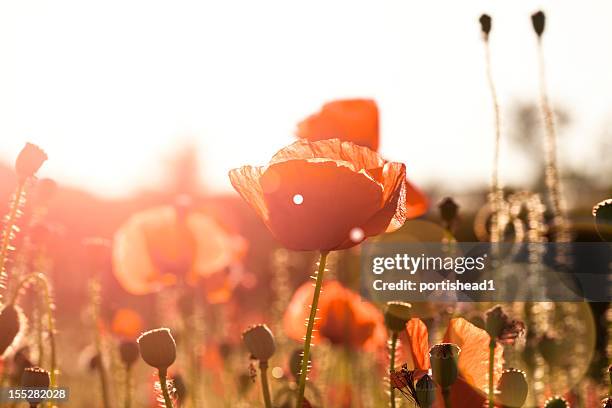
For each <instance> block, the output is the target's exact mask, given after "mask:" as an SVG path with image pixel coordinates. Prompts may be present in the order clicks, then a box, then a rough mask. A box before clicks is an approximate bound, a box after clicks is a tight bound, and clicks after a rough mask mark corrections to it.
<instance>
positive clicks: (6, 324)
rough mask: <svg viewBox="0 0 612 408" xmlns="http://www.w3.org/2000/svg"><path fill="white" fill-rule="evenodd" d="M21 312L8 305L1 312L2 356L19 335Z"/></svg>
mask: <svg viewBox="0 0 612 408" xmlns="http://www.w3.org/2000/svg"><path fill="white" fill-rule="evenodd" d="M19 314H20V312H19V311H18V310H17V308H15V306H13V305H8V306H6V307H5V308H4V309H2V311H1V312H0V355H2V354H4V352H5V351H6V349H8V348H9V346H10V345H11V344H13V341H14V340H15V338H16V337H17V334H18V333H19V327H20V322H19Z"/></svg>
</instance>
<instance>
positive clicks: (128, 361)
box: [119, 340, 139, 368]
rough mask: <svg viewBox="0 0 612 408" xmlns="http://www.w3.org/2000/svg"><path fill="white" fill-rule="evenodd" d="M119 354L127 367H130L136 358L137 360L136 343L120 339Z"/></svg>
mask: <svg viewBox="0 0 612 408" xmlns="http://www.w3.org/2000/svg"><path fill="white" fill-rule="evenodd" d="M119 356H120V357H121V361H122V362H123V364H125V366H126V367H127V368H130V367H132V365H133V364H134V363H135V362H136V360H138V356H139V352H138V344H136V343H135V342H133V341H130V340H124V341H122V342H121V343H119Z"/></svg>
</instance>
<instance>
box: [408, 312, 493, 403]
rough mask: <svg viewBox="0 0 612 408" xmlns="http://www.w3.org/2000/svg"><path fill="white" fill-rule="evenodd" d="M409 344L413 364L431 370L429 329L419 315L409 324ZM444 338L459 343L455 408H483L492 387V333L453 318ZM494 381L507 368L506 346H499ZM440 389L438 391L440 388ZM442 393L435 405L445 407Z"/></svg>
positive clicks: (453, 393)
mask: <svg viewBox="0 0 612 408" xmlns="http://www.w3.org/2000/svg"><path fill="white" fill-rule="evenodd" d="M406 333H407V335H408V347H409V349H410V352H411V354H412V362H413V366H414V368H415V369H417V370H429V369H430V368H431V366H430V362H429V344H428V336H429V334H428V332H427V327H426V326H425V323H423V322H422V321H421V320H420V319H418V318H413V319H411V320H410V321H409V322H408V324H407V325H406ZM443 341H444V342H445V343H453V344H456V345H457V346H459V348H460V349H461V352H460V353H459V364H458V367H459V379H458V380H457V381H456V382H455V383H454V384H453V385H452V386H451V402H452V406H453V407H455V408H472V407H482V406H483V403H484V402H485V400H486V391H487V388H488V386H489V385H488V377H489V374H488V364H489V363H488V362H489V335H488V334H487V332H486V331H484V330H482V329H479V328H478V327H476V326H474V325H473V324H471V323H470V322H468V321H467V320H465V319H462V318H455V319H451V321H450V322H449V324H448V328H447V329H446V334H445V335H444V339H443ZM494 361H495V367H494V383H495V384H497V382H498V381H499V378H500V377H501V374H502V369H503V347H502V346H500V345H497V346H496V349H495V360H494ZM437 388H438V390H437V391H438V392H439V391H440V390H439V387H437ZM442 401H443V398H442V395H438V396H437V397H436V403H435V404H434V407H442V406H443V405H442Z"/></svg>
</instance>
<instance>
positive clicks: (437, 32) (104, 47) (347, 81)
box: [0, 0, 612, 195]
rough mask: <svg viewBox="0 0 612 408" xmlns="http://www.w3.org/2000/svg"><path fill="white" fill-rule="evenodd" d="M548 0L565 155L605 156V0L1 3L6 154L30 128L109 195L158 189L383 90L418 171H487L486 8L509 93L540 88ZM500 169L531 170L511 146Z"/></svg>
mask: <svg viewBox="0 0 612 408" xmlns="http://www.w3.org/2000/svg"><path fill="white" fill-rule="evenodd" d="M540 7H542V8H544V10H546V11H547V13H548V17H549V19H548V22H547V32H546V34H545V46H546V56H547V64H548V72H549V77H548V80H549V88H550V89H551V94H552V99H553V100H554V101H555V102H556V103H559V104H560V105H562V106H564V107H567V108H569V109H570V110H572V111H573V112H572V113H573V117H574V120H575V122H574V125H573V126H572V128H571V129H570V131H571V133H570V134H569V136H568V138H569V140H568V141H567V142H566V143H565V144H564V146H563V147H564V149H565V150H564V151H563V152H562V154H563V159H564V162H565V163H566V164H568V165H571V166H575V167H581V166H587V165H589V164H588V163H589V161H591V162H592V156H593V147H594V146H595V143H596V141H597V140H600V139H601V135H602V134H603V132H604V130H605V129H606V126H608V125H609V122H608V121H607V120H606V116H607V115H608V114H609V112H610V111H611V110H612V103H611V102H612V74H611V73H612V52H611V51H610V50H611V48H610V47H611V46H610V41H611V40H612V24H610V21H612V3H611V2H609V1H605V0H601V1H564V0H551V1H507V0H498V1H493V0H482V1H457V0H448V1H432V0H428V1H415V0H397V1H381V0H368V1H359V0H348V1H344V0H343V1H338V0H308V1H300V2H297V1H291V0H274V1H270V0H257V1H252V0H245V1H236V0H223V1H214V2H213V1H202V0H199V1H178V0H177V1H157V0H145V1H136V0H118V1H115V0H105V1H100V2H92V1H83V0H52V1H51V0H49V1H29V0H14V1H8V0H0V160H4V161H8V160H12V159H13V158H14V157H15V156H16V155H17V153H18V151H19V149H20V148H21V146H22V145H23V144H24V142H25V141H32V142H35V143H38V144H40V145H41V146H42V147H44V148H45V150H47V152H48V153H49V156H50V160H49V161H48V162H47V163H46V164H45V168H44V175H45V176H52V177H54V178H56V179H57V180H58V181H59V182H60V183H63V184H68V185H78V186H82V187H85V188H87V189H89V190H91V191H96V192H98V193H101V194H109V195H122V194H126V193H129V192H131V191H134V190H135V189H138V188H141V187H143V186H152V185H155V184H156V183H158V182H159V180H160V178H161V177H162V176H163V175H162V174H161V173H162V171H163V170H164V167H163V166H164V163H165V161H166V159H167V158H168V157H169V156H170V155H171V154H172V152H174V151H176V150H177V149H178V144H177V141H178V142H181V141H185V140H189V139H195V140H196V142H197V144H198V147H199V148H200V149H201V157H202V161H203V163H204V166H205V172H206V173H205V174H206V181H207V182H208V183H209V184H211V185H212V187H213V188H215V189H219V190H227V189H228V188H230V187H229V182H228V180H227V177H226V174H227V171H228V170H229V169H230V168H232V167H237V166H240V165H243V164H264V163H265V162H266V161H267V159H268V158H269V156H271V155H272V154H273V153H274V152H275V151H276V150H277V149H278V148H280V147H282V146H283V145H285V144H287V143H289V142H291V141H292V140H293V129H294V126H295V123H296V122H297V121H298V120H299V119H301V118H302V117H303V116H305V115H307V114H308V113H310V112H312V111H315V110H317V109H318V107H319V106H320V105H321V104H322V103H323V102H324V101H327V100H331V99H335V98H342V97H352V96H364V97H374V98H375V99H376V100H377V101H378V103H379V106H380V108H381V112H382V117H381V120H382V153H383V154H384V155H385V156H387V157H389V158H390V159H395V160H401V161H404V162H405V163H406V164H407V166H408V172H409V175H410V177H411V179H413V180H415V181H416V182H420V183H421V184H423V183H429V182H444V183H446V184H447V185H450V186H464V185H470V186H472V185H474V184H476V183H479V182H486V181H487V180H488V177H489V172H490V166H491V151H492V116H491V107H490V97H489V93H488V89H487V88H486V82H485V77H484V67H483V58H482V57H483V55H482V43H481V41H480V34H479V27H478V24H477V18H478V16H479V15H480V14H481V13H482V12H488V13H490V14H491V15H492V16H493V18H494V31H493V33H492V38H491V42H492V47H493V59H494V61H493V63H494V70H495V77H496V80H497V83H498V88H499V93H500V99H501V103H502V105H503V106H505V107H508V106H509V105H510V104H511V103H512V102H514V101H518V100H526V101H529V100H534V101H535V100H536V99H535V98H537V68H536V65H535V63H536V54H535V40H534V38H533V35H532V30H531V26H530V20H529V15H530V14H531V12H533V11H534V10H536V9H538V8H540ZM502 160H503V163H502V170H503V173H502V174H503V177H504V178H505V179H506V180H507V181H508V180H510V181H515V182H520V181H521V180H523V179H525V178H526V177H528V176H529V175H530V174H531V173H530V172H531V171H532V170H533V169H532V168H531V167H530V166H529V164H528V163H526V162H525V158H522V157H520V156H518V155H516V154H509V153H507V152H504V154H503V156H502Z"/></svg>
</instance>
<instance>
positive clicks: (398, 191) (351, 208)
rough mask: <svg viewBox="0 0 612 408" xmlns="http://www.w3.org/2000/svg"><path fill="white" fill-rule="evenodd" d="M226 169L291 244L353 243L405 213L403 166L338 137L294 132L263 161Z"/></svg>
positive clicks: (399, 221)
mask: <svg viewBox="0 0 612 408" xmlns="http://www.w3.org/2000/svg"><path fill="white" fill-rule="evenodd" d="M229 176H230V180H231V182H232V185H233V186H234V188H235V189H236V191H238V193H240V195H241V196H242V198H244V199H245V200H246V201H247V202H248V203H249V204H250V205H251V206H252V207H253V208H254V209H255V210H256V211H257V213H258V214H259V216H260V217H261V218H262V219H263V221H264V222H265V223H266V225H267V226H268V228H269V229H270V231H272V234H273V235H274V236H275V237H276V238H277V239H278V240H279V241H280V242H281V243H282V244H283V245H284V246H285V247H287V248H289V249H294V250H305V251H309V250H319V251H331V250H338V249H345V248H350V247H352V246H354V245H357V244H358V243H360V242H361V241H363V240H364V239H365V238H367V237H370V236H375V235H378V234H381V233H383V232H385V231H387V232H388V231H394V230H396V229H398V228H399V227H401V226H402V225H403V223H404V221H405V219H406V216H405V215H406V211H405V195H406V186H405V184H406V183H405V181H404V180H405V178H406V171H405V166H404V165H403V164H401V163H391V162H385V161H384V160H383V159H382V158H381V157H380V156H379V155H378V154H377V153H376V152H374V151H372V150H370V149H368V148H365V147H361V146H357V145H355V144H353V143H350V142H343V141H340V140H338V139H331V140H322V141H318V142H310V141H308V140H299V141H297V142H295V143H293V144H291V145H289V146H287V147H285V148H283V149H281V150H280V151H279V152H278V153H276V154H275V155H274V157H272V160H271V161H270V163H269V164H268V166H267V167H252V166H244V167H241V168H239V169H234V170H232V171H230V174H229Z"/></svg>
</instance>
